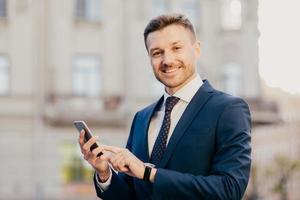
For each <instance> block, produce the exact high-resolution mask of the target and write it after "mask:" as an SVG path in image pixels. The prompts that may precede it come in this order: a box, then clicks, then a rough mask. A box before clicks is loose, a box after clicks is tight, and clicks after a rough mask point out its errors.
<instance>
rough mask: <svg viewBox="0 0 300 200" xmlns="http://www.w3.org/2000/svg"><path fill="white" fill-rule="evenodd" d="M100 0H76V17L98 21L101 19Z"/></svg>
mask: <svg viewBox="0 0 300 200" xmlns="http://www.w3.org/2000/svg"><path fill="white" fill-rule="evenodd" d="M100 8H101V6H100V0H76V13H75V15H76V18H77V19H79V20H86V21H92V22H97V21H100Z"/></svg>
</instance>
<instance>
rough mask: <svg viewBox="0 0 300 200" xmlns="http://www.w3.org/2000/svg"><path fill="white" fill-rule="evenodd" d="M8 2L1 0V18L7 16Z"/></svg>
mask: <svg viewBox="0 0 300 200" xmlns="http://www.w3.org/2000/svg"><path fill="white" fill-rule="evenodd" d="M6 12H7V3H6V0H0V18H5V17H6V16H7V13H6Z"/></svg>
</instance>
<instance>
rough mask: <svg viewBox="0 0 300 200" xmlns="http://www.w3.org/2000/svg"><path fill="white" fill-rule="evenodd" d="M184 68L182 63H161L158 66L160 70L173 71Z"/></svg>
mask: <svg viewBox="0 0 300 200" xmlns="http://www.w3.org/2000/svg"><path fill="white" fill-rule="evenodd" d="M182 66H184V63H182V62H178V63H174V64H169V65H168V64H165V63H162V64H161V65H160V68H161V69H173V68H179V67H182Z"/></svg>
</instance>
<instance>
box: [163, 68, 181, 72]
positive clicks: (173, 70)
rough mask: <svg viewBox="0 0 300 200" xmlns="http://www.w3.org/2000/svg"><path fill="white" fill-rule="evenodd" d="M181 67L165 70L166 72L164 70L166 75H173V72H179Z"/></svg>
mask: <svg viewBox="0 0 300 200" xmlns="http://www.w3.org/2000/svg"><path fill="white" fill-rule="evenodd" d="M179 68H180V67H176V68H173V69H165V70H162V71H163V72H164V73H172V72H176V71H177V70H179Z"/></svg>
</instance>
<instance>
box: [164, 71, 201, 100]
mask: <svg viewBox="0 0 300 200" xmlns="http://www.w3.org/2000/svg"><path fill="white" fill-rule="evenodd" d="M202 84H203V81H202V80H201V78H200V75H199V74H197V76H196V77H195V78H194V79H192V80H191V81H190V82H188V83H187V84H186V85H185V86H183V87H182V88H180V90H178V91H177V92H176V93H175V94H174V95H173V96H175V97H178V98H179V99H181V100H182V101H185V102H186V103H189V102H190V101H191V100H192V98H193V96H194V95H195V94H196V92H197V91H198V89H199V88H200V87H201V85H202ZM169 96H171V95H169V94H168V93H167V92H166V91H165V93H164V103H165V101H166V99H167V98H168V97H169Z"/></svg>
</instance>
